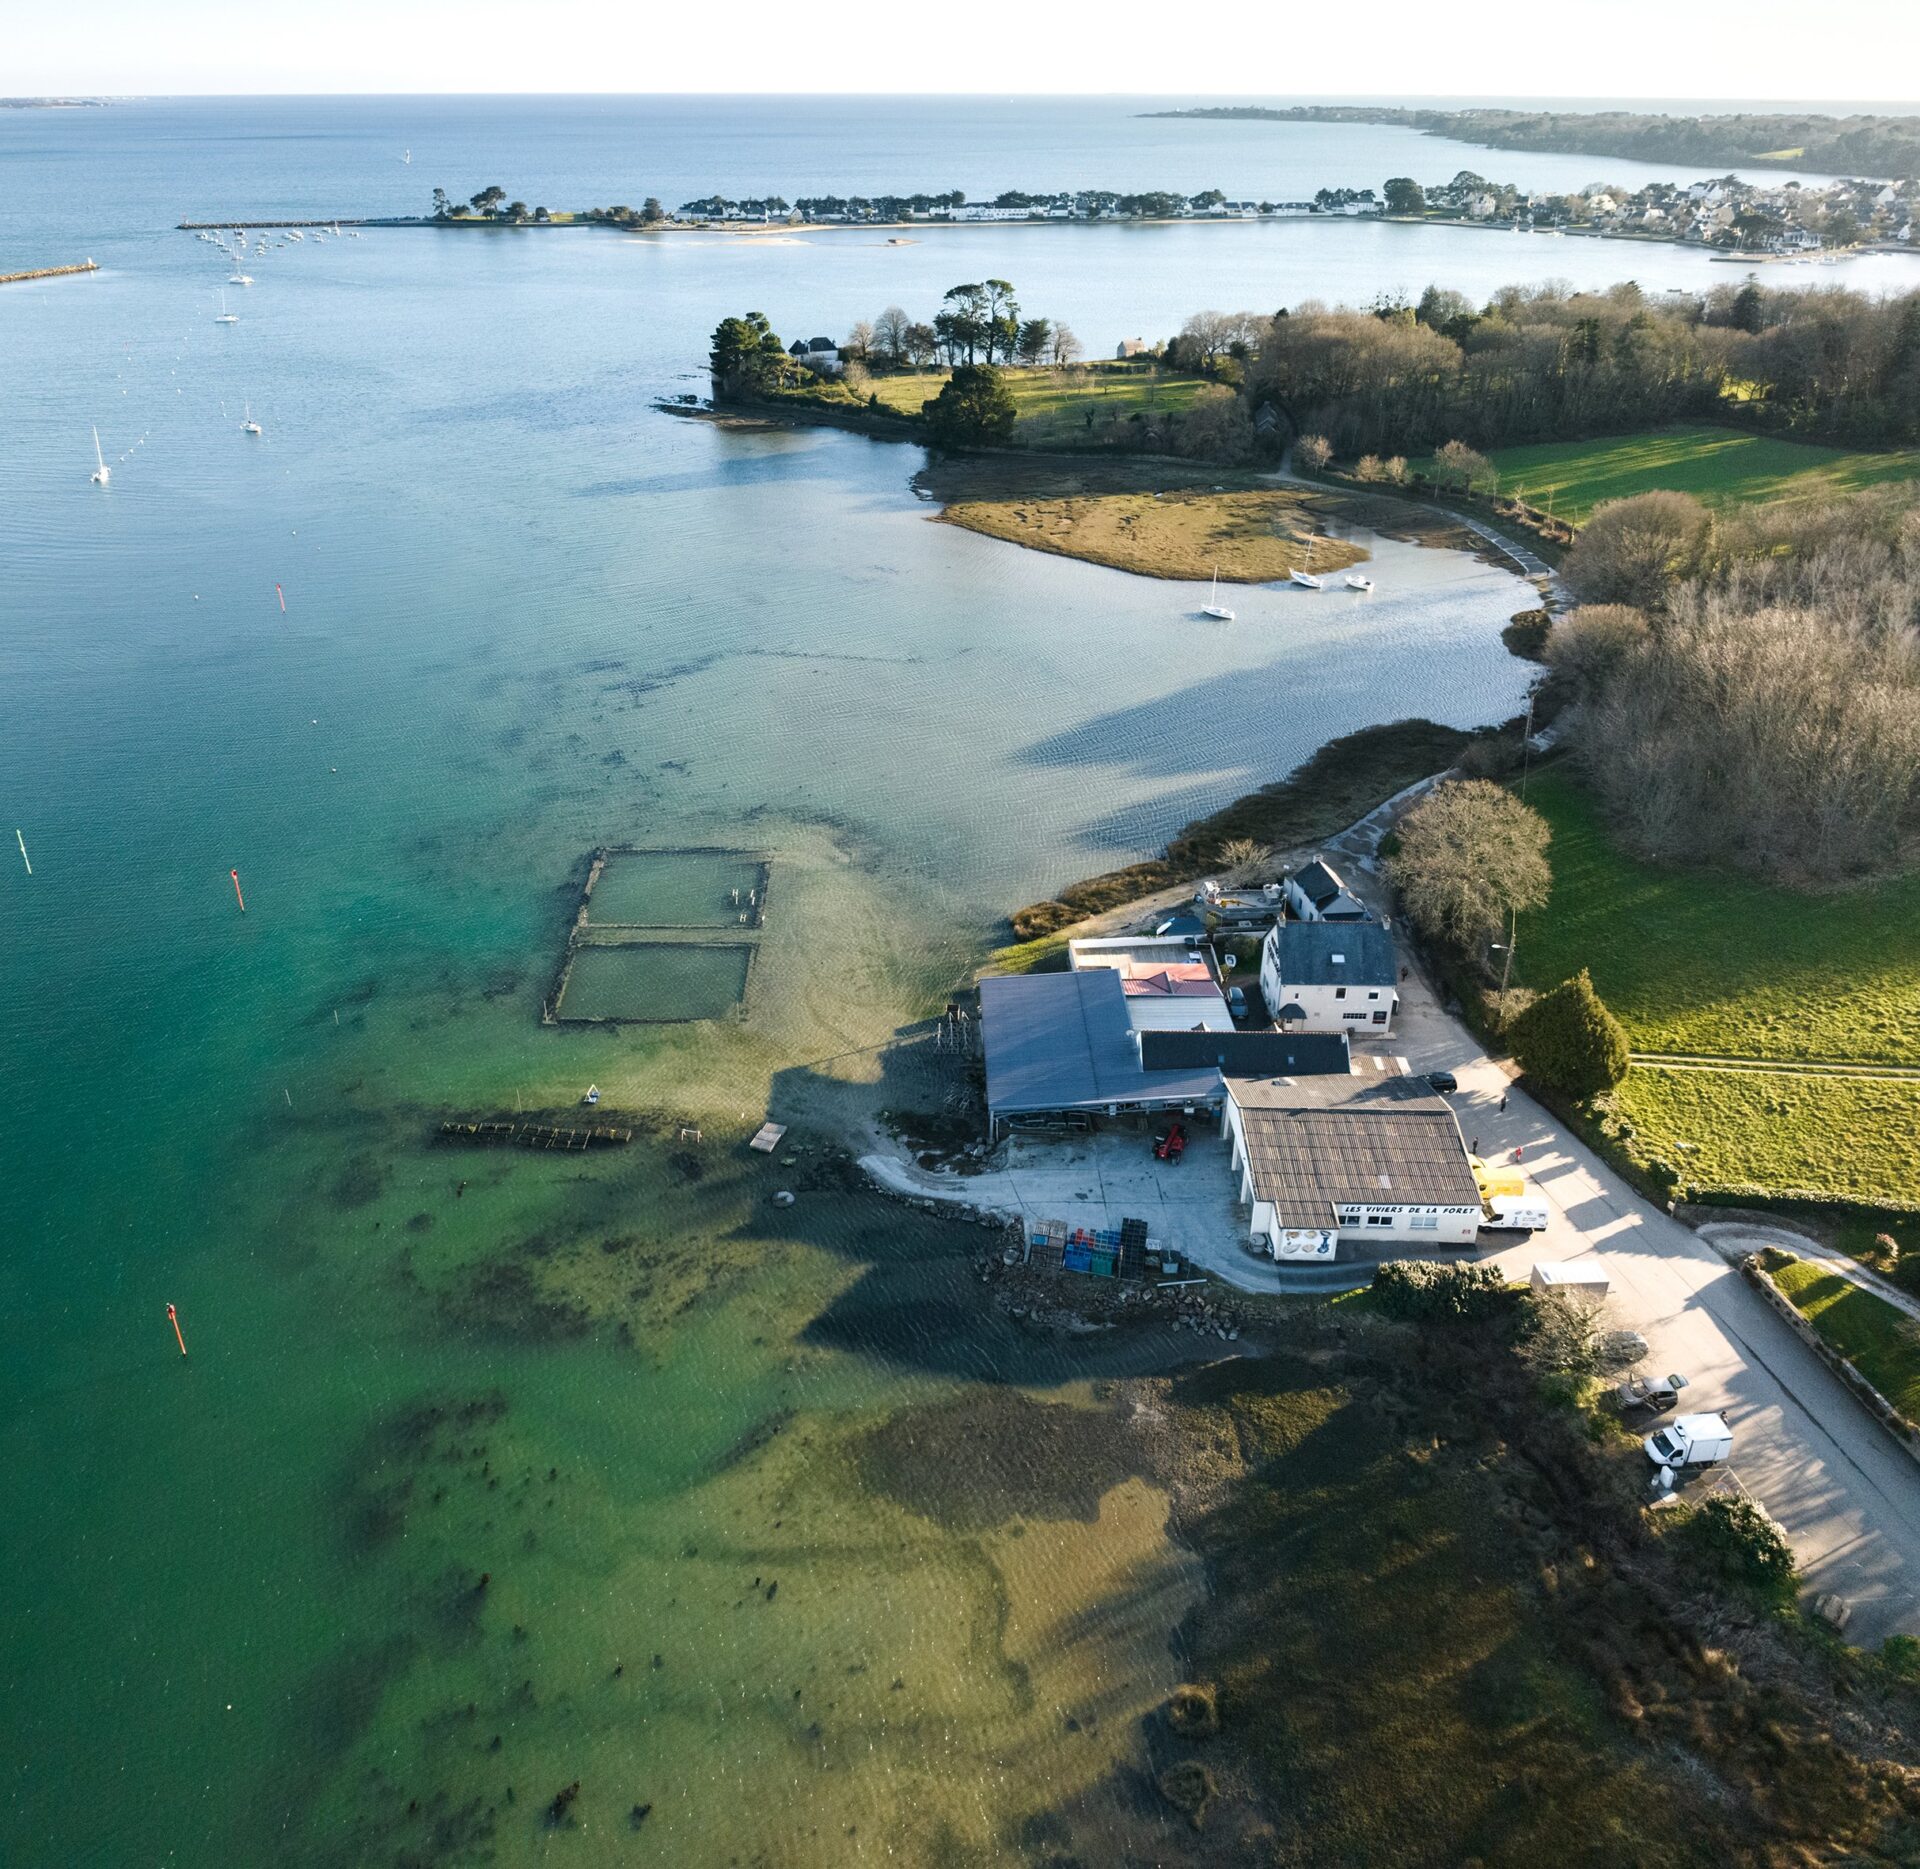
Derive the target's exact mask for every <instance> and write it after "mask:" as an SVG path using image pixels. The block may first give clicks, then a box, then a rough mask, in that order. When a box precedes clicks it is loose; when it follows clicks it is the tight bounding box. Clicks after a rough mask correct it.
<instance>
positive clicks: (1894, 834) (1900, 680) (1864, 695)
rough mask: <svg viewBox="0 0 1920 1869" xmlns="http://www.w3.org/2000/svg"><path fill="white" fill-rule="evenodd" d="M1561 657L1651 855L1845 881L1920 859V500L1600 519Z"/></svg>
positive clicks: (1884, 495) (1905, 492)
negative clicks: (1915, 858)
mask: <svg viewBox="0 0 1920 1869" xmlns="http://www.w3.org/2000/svg"><path fill="white" fill-rule="evenodd" d="M1565 569H1566V576H1567V579H1568V582H1569V583H1570V584H1571V585H1572V586H1573V589H1574V592H1575V594H1576V595H1577V596H1579V597H1580V598H1581V599H1582V603H1581V606H1580V607H1579V608H1578V609H1576V610H1574V611H1572V612H1570V613H1569V614H1568V615H1567V616H1566V617H1565V618H1563V619H1562V620H1561V621H1560V622H1558V623H1557V624H1555V625H1554V627H1553V629H1552V631H1551V632H1550V634H1549V635H1548V638H1547V658H1548V662H1549V664H1550V666H1551V667H1552V669H1553V671H1554V675H1555V678H1556V680H1557V681H1559V682H1560V683H1561V684H1563V685H1564V687H1565V688H1566V689H1567V690H1568V691H1569V692H1570V694H1571V695H1572V697H1573V700H1574V711H1573V713H1572V715H1571V717H1570V718H1571V722H1572V727H1573V744H1574V747H1575V750H1576V752H1577V754H1578V756H1579V758H1580V759H1581V761H1582V763H1583V765H1584V767H1585V769H1586V772H1587V774H1588V778H1589V781H1590V783H1591V784H1592V785H1593V786H1594V788H1595V790H1596V792H1597V793H1598V794H1599V796H1600V798H1601V800H1602V801H1603V803H1604V804H1605V805H1606V807H1607V809H1608V811H1609V814H1610V816H1611V817H1612V819H1613V822H1614V824H1615V826H1616V828H1617V829H1619V830H1620V831H1621V832H1622V833H1623V835H1624V836H1625V838H1626V840H1627V841H1628V842H1629V843H1630V844H1632V845H1633V846H1634V847H1635V848H1637V849H1639V850H1640V851H1642V852H1643V853H1644V854H1646V855H1648V856H1651V857H1653V858H1656V859H1659V860H1663V861H1668V862H1675V861H1680V860H1684V859H1695V860H1698V859H1706V860H1708V861H1718V862H1724V863H1730V864H1733V865H1735V866H1737V867H1739V868H1742V869H1747V870H1751V871H1754V872H1756V873H1758V874H1761V875H1765V876H1768V877H1771V878H1774V879H1777V880H1781V881H1785V882H1789V883H1803V884H1816V885H1818V884H1834V883H1843V882H1849V881H1854V880H1857V879H1859V878H1861V877H1865V876H1871V875H1874V874H1876V873H1882V872H1886V871H1889V870H1894V869H1899V868H1902V867H1905V866H1906V865H1908V864H1909V863H1910V862H1911V861H1912V860H1913V858H1914V856H1915V854H1916V853H1920V491H1916V489H1914V488H1912V487H1907V486H1889V487H1881V488H1875V489H1871V490H1869V491H1868V492H1865V493H1861V494H1856V495H1854V496H1853V497H1852V498H1850V499H1846V500H1841V501H1836V502H1833V503H1831V504H1823V505H1814V504H1807V503H1804V502H1793V503H1783V504H1777V505H1764V506H1751V507H1743V508H1738V509H1735V510H1733V511H1731V512H1725V513H1715V512H1713V511H1710V510H1709V509H1708V508H1706V507H1705V506H1703V505H1701V504H1700V502H1699V501H1697V500H1695V499H1693V498H1692V497H1691V496H1690V495H1687V494H1684V493H1646V494H1640V495H1637V496H1635V497H1634V498H1632V499H1626V500H1617V501H1613V502H1611V503H1610V504H1608V505H1605V506H1602V507H1600V508H1599V509H1598V510H1597V511H1596V512H1595V514H1594V515H1593V517H1592V519H1591V520H1589V522H1588V523H1587V525H1586V527H1585V528H1584V529H1583V530H1582V532H1581V534H1580V538H1579V541H1578V543H1577V544H1576V545H1575V547H1574V549H1573V551H1572V552H1571V553H1570V554H1569V555H1568V558H1567V562H1566V567H1565Z"/></svg>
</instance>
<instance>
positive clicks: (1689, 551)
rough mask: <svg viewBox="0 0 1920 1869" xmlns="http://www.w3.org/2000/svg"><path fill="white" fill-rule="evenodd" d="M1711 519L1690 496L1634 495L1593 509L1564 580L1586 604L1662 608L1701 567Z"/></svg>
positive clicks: (1710, 538) (1709, 539) (1709, 540)
mask: <svg viewBox="0 0 1920 1869" xmlns="http://www.w3.org/2000/svg"><path fill="white" fill-rule="evenodd" d="M1712 542H1713V515H1712V514H1711V513H1709V512H1708V511H1707V509H1706V508H1705V507H1704V506H1702V505H1701V504H1700V502H1699V501H1698V500H1696V499H1695V498H1694V497H1693V495H1692V494H1690V493H1636V494H1634V495H1633V496H1632V497H1631V498H1630V499H1625V500H1609V501H1608V502H1607V503H1606V504H1605V505H1604V506H1600V507H1596V508H1595V509H1594V514H1593V517H1592V518H1591V519H1589V520H1588V521H1587V523H1586V524H1585V525H1584V526H1582V527H1581V528H1580V536H1579V538H1578V539H1577V540H1576V541H1575V543H1574V547H1573V550H1572V551H1571V552H1569V553H1568V554H1567V562H1566V577H1567V582H1568V583H1569V584H1571V585H1572V586H1573V588H1574V590H1575V591H1576V592H1578V593H1579V595H1580V597H1581V599H1582V600H1583V601H1584V602H1587V603H1599V604H1633V605H1636V606H1637V607H1639V608H1640V609H1642V610H1647V609H1652V608H1654V607H1655V606H1656V605H1658V604H1660V603H1663V602H1664V601H1665V599H1666V596H1667V593H1668V591H1670V590H1671V589H1672V588H1673V587H1674V586H1675V585H1676V584H1680V583H1684V582H1685V581H1686V580H1687V579H1689V578H1692V577H1695V576H1697V575H1698V574H1699V573H1700V572H1701V571H1702V570H1704V569H1705V568H1706V564H1707V557H1708V553H1709V550H1710V549H1711V546H1712Z"/></svg>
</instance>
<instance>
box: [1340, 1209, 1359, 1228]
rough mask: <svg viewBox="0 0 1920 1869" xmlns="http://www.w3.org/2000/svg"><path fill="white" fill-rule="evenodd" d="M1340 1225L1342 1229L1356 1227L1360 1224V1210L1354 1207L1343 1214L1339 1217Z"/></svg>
mask: <svg viewBox="0 0 1920 1869" xmlns="http://www.w3.org/2000/svg"><path fill="white" fill-rule="evenodd" d="M1340 1224H1341V1225H1342V1226H1343V1227H1357V1226H1358V1225H1359V1224H1360V1209H1359V1208H1357V1207H1354V1208H1351V1209H1349V1210H1348V1211H1347V1212H1345V1213H1343V1214H1342V1215H1341V1216H1340Z"/></svg>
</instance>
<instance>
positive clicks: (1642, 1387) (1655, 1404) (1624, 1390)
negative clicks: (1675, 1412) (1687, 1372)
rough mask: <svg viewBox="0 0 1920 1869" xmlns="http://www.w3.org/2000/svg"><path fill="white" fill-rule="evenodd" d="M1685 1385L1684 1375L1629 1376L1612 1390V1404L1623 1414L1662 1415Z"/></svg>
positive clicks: (1637, 1374) (1675, 1400)
mask: <svg viewBox="0 0 1920 1869" xmlns="http://www.w3.org/2000/svg"><path fill="white" fill-rule="evenodd" d="M1686 1386H1687V1379H1686V1377H1685V1376H1681V1375H1672V1376H1643V1375H1640V1374H1639V1373H1638V1372H1636V1373H1635V1374H1633V1375H1631V1376H1629V1377H1628V1378H1627V1379H1626V1381H1625V1382H1623V1383H1621V1384H1620V1385H1619V1387H1618V1388H1616V1389H1615V1390H1614V1392H1613V1400H1614V1406H1615V1407H1617V1408H1618V1409H1619V1410H1620V1412H1621V1413H1622V1414H1623V1415H1632V1414H1643V1415H1664V1414H1665V1413H1666V1412H1667V1410H1668V1409H1670V1408H1671V1407H1673V1406H1674V1404H1675V1403H1676V1402H1678V1401H1679V1400H1680V1391H1681V1390H1682V1389H1684V1388H1685V1387H1686Z"/></svg>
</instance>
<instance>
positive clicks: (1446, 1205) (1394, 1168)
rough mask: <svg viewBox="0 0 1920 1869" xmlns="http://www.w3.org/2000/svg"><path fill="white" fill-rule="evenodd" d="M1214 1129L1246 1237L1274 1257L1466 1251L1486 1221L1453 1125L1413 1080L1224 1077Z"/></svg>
mask: <svg viewBox="0 0 1920 1869" xmlns="http://www.w3.org/2000/svg"><path fill="white" fill-rule="evenodd" d="M1221 1128H1222V1131H1223V1133H1224V1134H1225V1135H1226V1137H1227V1139H1228V1141H1229V1142H1230V1143H1231V1144H1232V1148H1233V1169H1234V1172H1235V1173H1236V1174H1237V1175H1238V1176H1239V1182H1240V1186H1239V1196H1240V1199H1241V1200H1242V1201H1243V1202H1245V1203H1246V1204H1247V1206H1248V1208H1249V1209H1250V1213H1249V1218H1248V1224H1247V1237H1248V1238H1249V1240H1251V1241H1252V1242H1253V1243H1254V1244H1255V1245H1256V1246H1258V1247H1260V1248H1262V1249H1264V1250H1265V1251H1267V1252H1269V1253H1271V1254H1272V1256H1273V1257H1274V1258H1275V1259H1283V1260H1328V1259H1333V1258H1335V1257H1336V1256H1337V1255H1338V1253H1339V1250H1340V1247H1341V1246H1342V1245H1347V1246H1350V1247H1357V1248H1358V1249H1359V1250H1360V1251H1361V1252H1362V1253H1366V1252H1368V1251H1369V1249H1371V1248H1374V1247H1377V1246H1383V1245H1407V1246H1415V1247H1419V1246H1428V1247H1437V1246H1469V1245H1471V1244H1472V1243H1473V1242H1474V1240H1475V1239H1476V1238H1477V1237H1478V1234H1479V1231H1480V1227H1481V1224H1482V1222H1483V1221H1484V1219H1485V1217H1486V1215H1485V1210H1484V1209H1483V1208H1482V1207H1481V1205H1480V1190H1479V1187H1478V1184H1477V1183H1476V1182H1475V1180H1474V1177H1473V1169H1472V1167H1471V1165H1470V1164H1469V1162H1468V1159H1467V1150H1466V1145H1465V1143H1463V1142H1462V1141H1461V1139H1460V1125H1459V1124H1458V1122H1456V1121H1455V1120H1454V1114H1453V1111H1452V1110H1451V1109H1450V1108H1448V1106H1447V1103H1446V1101H1445V1099H1444V1098H1442V1097H1439V1096H1437V1095H1436V1094H1435V1093H1434V1092H1433V1091H1432V1090H1431V1089H1430V1088H1429V1087H1428V1085H1427V1083H1426V1081H1425V1079H1423V1078H1417V1077H1406V1076H1401V1075H1398V1074H1394V1075H1380V1074H1376V1073H1371V1072H1369V1073H1367V1074H1365V1075H1359V1074H1353V1073H1348V1074H1344V1075H1341V1074H1328V1075H1325V1076H1317V1077H1298V1076H1291V1075H1290V1076H1285V1077H1240V1076H1233V1075H1229V1076H1228V1077H1227V1079H1226V1102H1225V1105H1224V1107H1223V1109H1222V1111H1221Z"/></svg>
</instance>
